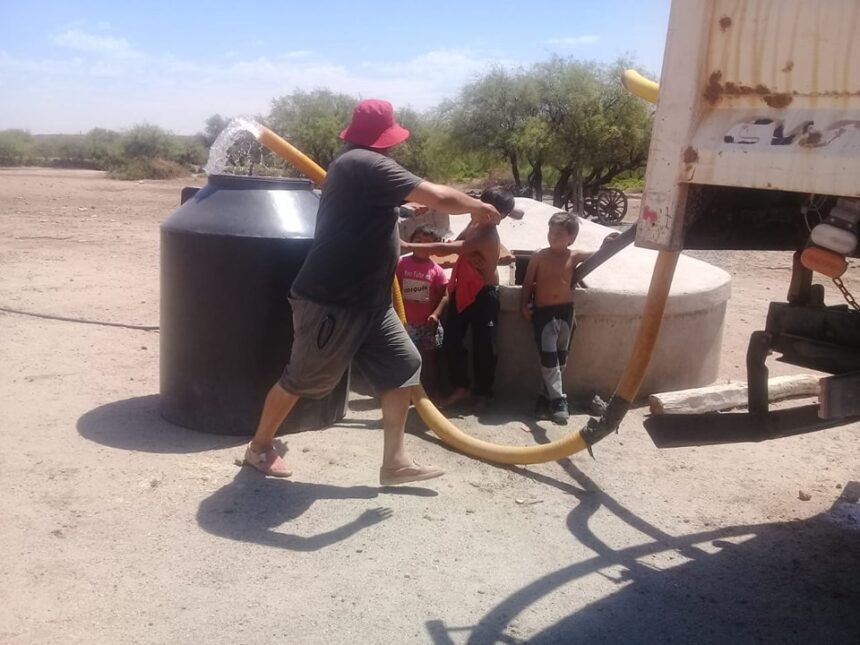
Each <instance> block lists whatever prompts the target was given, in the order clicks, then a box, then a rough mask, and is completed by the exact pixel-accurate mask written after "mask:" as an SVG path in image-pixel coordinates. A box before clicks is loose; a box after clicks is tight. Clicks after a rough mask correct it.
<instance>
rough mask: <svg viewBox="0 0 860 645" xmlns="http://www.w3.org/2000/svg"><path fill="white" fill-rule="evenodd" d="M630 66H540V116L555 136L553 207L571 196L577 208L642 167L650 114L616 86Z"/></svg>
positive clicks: (563, 62)
mask: <svg viewBox="0 0 860 645" xmlns="http://www.w3.org/2000/svg"><path fill="white" fill-rule="evenodd" d="M630 64H631V63H630V62H629V61H625V60H620V61H618V62H617V63H615V64H614V65H611V66H605V65H598V64H595V63H583V62H577V61H567V60H563V59H553V60H551V61H550V62H548V63H544V64H541V65H539V66H538V70H537V73H538V75H540V76H541V77H542V79H543V81H542V83H543V86H544V88H545V90H544V92H543V100H544V105H545V107H544V114H545V118H546V119H547V121H548V123H549V124H550V127H551V128H552V131H553V133H554V141H553V144H552V147H551V151H550V153H549V158H550V159H551V163H552V164H553V166H554V167H555V169H556V170H557V171H558V177H557V180H556V182H555V187H554V189H553V203H554V204H555V205H556V206H561V205H562V203H563V202H565V201H566V200H567V199H568V198H570V197H571V195H572V196H573V197H574V198H575V199H574V202H575V203H576V205H577V207H579V206H581V203H580V202H581V196H582V194H583V193H585V194H587V193H591V192H594V191H595V190H596V189H597V188H598V187H599V186H601V185H604V184H606V183H609V182H610V181H611V180H612V179H613V178H615V177H616V176H618V175H619V174H621V173H622V172H625V171H629V170H635V169H638V168H640V167H641V166H642V165H643V164H644V163H645V159H646V157H647V151H648V141H649V133H650V129H651V125H650V122H651V110H650V108H649V107H648V106H647V105H646V104H645V103H644V102H643V101H641V100H640V99H637V98H635V97H634V96H632V95H631V94H629V93H628V92H627V91H626V90H625V89H624V88H623V86H622V85H621V83H620V78H621V71H622V70H623V69H625V68H626V67H628V66H630Z"/></svg>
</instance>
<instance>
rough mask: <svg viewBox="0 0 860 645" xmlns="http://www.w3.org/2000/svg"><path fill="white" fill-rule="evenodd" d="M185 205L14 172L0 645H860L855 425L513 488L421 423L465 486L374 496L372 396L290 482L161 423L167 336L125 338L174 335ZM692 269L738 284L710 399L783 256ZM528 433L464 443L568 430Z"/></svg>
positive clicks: (482, 427) (230, 446)
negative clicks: (173, 223)
mask: <svg viewBox="0 0 860 645" xmlns="http://www.w3.org/2000/svg"><path fill="white" fill-rule="evenodd" d="M185 183H187V182H183V181H171V182H144V183H123V182H116V181H110V180H107V179H105V178H104V177H103V175H102V174H101V173H97V172H80V171H52V170H31V169H17V170H3V171H0V307H2V308H3V310H2V311H0V366H2V367H0V429H2V433H3V434H2V438H3V449H2V450H0V642H2V643H15V644H19V643H64V644H68V643H167V642H186V643H202V642H206V643H231V644H232V643H269V642H276V641H277V642H289V643H386V644H390V643H413V642H414V643H436V644H437V645H442V644H447V643H494V642H503V643H522V642H530V643H570V642H580V641H581V642H648V643H652V642H666V641H674V642H715V643H716V642H720V643H724V642H733V643H734V642H738V643H745V642H780V643H785V642H797V643H816V642H821V643H825V642H826V643H837V642H856V637H857V635H858V634H860V612H858V606H860V513H858V504H857V498H858V495H860V443H858V438H860V433H858V431H860V427H858V424H854V425H848V426H843V427H840V428H835V429H830V430H826V431H823V432H819V433H814V434H809V435H804V436H798V437H794V438H790V439H782V440H779V441H773V442H765V443H760V444H746V445H727V446H715V447H707V448H704V447H702V448H679V449H673V450H662V451H661V450H658V449H656V448H655V447H654V446H653V444H652V442H651V441H650V439H649V437H648V435H647V434H646V432H645V431H644V430H643V425H642V424H643V419H644V418H645V415H646V411H645V410H644V409H637V410H634V411H633V412H632V413H631V414H629V415H628V416H627V418H626V419H625V420H624V422H623V424H622V427H621V431H620V433H619V434H618V435H617V436H611V437H609V438H607V439H606V440H605V441H604V442H602V443H601V444H599V445H598V446H597V447H596V449H595V459H592V458H590V457H589V456H587V455H582V454H580V455H575V456H573V457H572V458H570V459H565V460H562V461H561V462H558V463H549V464H543V465H539V466H531V467H527V468H519V467H513V468H505V467H498V466H494V465H492V464H488V463H482V462H479V461H476V460H473V459H469V458H467V457H464V456H462V455H459V454H457V453H455V452H453V451H450V450H448V449H447V448H445V447H444V446H442V445H440V443H439V442H438V441H437V440H435V439H434V438H433V437H432V436H430V435H429V434H428V433H426V432H425V430H424V428H423V427H422V425H421V423H420V421H418V420H417V419H415V418H410V421H409V430H410V432H411V433H412V434H413V435H414V436H411V437H409V439H408V440H409V442H410V445H411V447H412V448H413V449H414V452H415V453H416V455H417V456H418V458H419V459H421V460H424V461H428V462H434V463H437V464H439V465H442V466H444V467H445V468H447V469H448V470H449V473H448V475H447V476H446V477H445V478H443V479H440V480H437V481H435V482H428V484H427V485H426V486H416V487H409V488H404V489H400V490H380V489H379V488H377V487H376V485H375V483H376V482H375V478H376V473H377V470H376V469H377V467H378V458H379V454H380V449H381V437H380V432H379V427H380V424H379V412H378V410H377V409H376V406H375V403H374V401H373V400H372V399H369V398H368V397H366V396H362V395H358V394H355V395H353V398H352V401H351V406H352V410H351V412H350V414H349V415H348V417H347V419H345V420H344V421H343V423H341V424H338V426H336V427H333V428H330V429H327V430H324V431H319V432H308V433H302V434H299V435H290V436H288V437H286V438H285V444H286V446H287V448H288V450H289V455H288V456H289V458H290V459H291V460H292V462H293V463H294V466H295V470H296V474H295V475H294V477H293V478H292V479H291V480H289V481H283V480H281V481H278V480H267V479H264V478H262V477H260V476H258V475H257V474H256V473H255V472H249V471H248V470H247V469H241V468H238V467H237V466H236V465H235V464H234V460H235V459H236V458H237V457H239V456H240V455H241V443H242V440H241V439H238V438H230V437H216V436H211V435H205V434H199V433H195V432H191V431H188V430H183V429H180V428H177V427H174V426H171V425H170V424H168V423H166V422H165V421H163V420H161V419H160V417H159V416H158V412H157V394H158V342H159V339H158V332H157V331H146V330H142V329H138V328H135V327H136V326H156V325H157V324H158V277H159V266H158V225H159V222H160V221H161V220H163V219H164V217H165V216H166V215H167V214H168V213H170V212H171V211H172V210H173V209H174V208H175V207H176V205H177V203H178V199H179V189H180V187H181V186H182V185H184V184H185ZM697 256H698V257H701V258H704V259H707V260H710V261H713V262H715V263H717V264H719V265H720V266H722V267H723V268H725V269H727V270H728V271H730V272H731V273H732V275H733V276H734V285H733V290H734V295H733V298H732V300H731V302H730V306H729V311H728V320H727V328H726V335H725V341H724V349H725V352H724V360H723V367H722V377H723V378H743V377H744V355H745V350H746V343H747V339H748V336H749V334H750V332H751V331H753V330H755V329H758V328H760V327H761V326H762V324H763V320H764V315H765V308H766V302H767V301H768V300H771V299H774V300H777V299H780V298H782V297H783V296H784V292H785V289H786V287H787V280H788V276H789V255H788V254H786V253H702V252H700V253H698V254H697ZM858 268H860V267H858V264H857V263H856V262H855V263H854V266H853V269H852V271H851V274H850V276H849V280H848V283H849V286H850V287H851V288H852V289H853V291H854V292H855V293H857V294H860V271H858ZM827 293H828V300H829V301H830V302H833V303H835V302H840V301H841V300H840V299H839V297H838V294H837V293H836V292H835V290H834V289H833V288H832V286H828V287H827ZM11 309H14V310H20V311H26V312H30V314H33V315H21V314H17V313H10V312H9V310H11ZM39 315H44V316H60V317H68V318H83V319H88V320H92V321H101V322H108V323H115V324H117V325H120V326H105V325H98V324H82V323H76V322H68V321H62V320H55V319H50V318H45V317H39ZM122 325H125V326H122ZM574 360H575V359H574ZM798 371H800V370H798V369H797V368H794V367H791V366H783V365H779V364H775V365H774V369H773V370H772V372H773V373H775V374H785V373H794V372H798ZM527 412H528V411H527V410H517V409H510V408H505V406H504V404H500V405H499V407H498V408H497V409H495V410H494V411H493V412H492V413H491V414H489V415H487V416H485V417H482V418H481V419H480V420H478V419H475V418H474V417H467V418H464V419H460V420H459V421H458V423H459V424H460V425H461V426H462V427H464V429H466V430H468V431H470V432H474V433H475V434H478V435H480V436H483V437H487V438H492V439H493V440H495V441H499V442H506V443H520V444H526V443H531V442H534V441H536V440H538V441H539V440H544V439H545V438H547V437H548V438H555V437H558V436H561V433H562V432H564V430H562V429H559V428H557V427H555V426H547V425H544V424H536V423H533V422H530V421H529V419H528V416H527ZM584 420H585V417H577V418H575V419H573V420H572V422H571V429H573V428H578V427H580V426H581V425H582V423H583V422H584ZM799 491H803V492H804V493H806V494H807V495H808V496H809V499H807V500H806V501H804V500H801V499H799ZM807 495H803V497H807Z"/></svg>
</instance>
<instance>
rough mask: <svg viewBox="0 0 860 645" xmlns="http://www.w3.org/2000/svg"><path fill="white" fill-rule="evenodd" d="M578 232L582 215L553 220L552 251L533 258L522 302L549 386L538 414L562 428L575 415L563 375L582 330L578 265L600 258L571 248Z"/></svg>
mask: <svg viewBox="0 0 860 645" xmlns="http://www.w3.org/2000/svg"><path fill="white" fill-rule="evenodd" d="M578 234H579V219H578V218H577V216H576V215H574V214H572V213H564V212H562V213H556V214H555V215H553V216H552V217H550V218H549V233H548V234H547V241H548V242H549V248H545V249H541V250H540V251H537V252H536V253H535V254H534V255H532V257H531V259H530V260H529V265H528V268H527V269H526V276H525V279H524V280H523V289H522V300H521V301H520V306H521V312H522V315H523V317H524V318H525V319H526V320H531V321H532V324H533V326H534V335H535V336H534V337H535V342H536V343H537V348H538V352H539V353H540V362H541V376H542V377H543V383H542V385H541V392H540V394H539V396H538V399H537V404H536V406H535V416H537V418H538V419H552V420H553V421H554V422H556V423H559V424H565V423H567V420H568V418H569V417H570V413H569V411H568V406H567V397H566V396H565V394H564V389H563V387H562V375H563V374H564V368H565V365H566V364H567V353H568V351H569V350H570V343H571V340H573V332H574V330H575V329H576V317H575V315H574V311H573V300H572V296H573V294H572V291H571V282H572V280H573V272H574V269H575V268H576V266H577V265H578V264H580V263H581V262H584V261H585V260H587V259H588V258H590V257H591V256H592V255H593V254H594V253H593V252H586V251H573V250H571V249H570V248H568V247H570V245H571V244H573V243H574V241H575V240H576V236H577V235H578ZM532 295H534V307H533V308H532V306H531V300H532Z"/></svg>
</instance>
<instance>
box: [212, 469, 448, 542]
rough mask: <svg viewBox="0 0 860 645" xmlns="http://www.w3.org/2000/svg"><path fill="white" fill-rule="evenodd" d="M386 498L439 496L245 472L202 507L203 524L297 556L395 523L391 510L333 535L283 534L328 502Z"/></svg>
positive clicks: (370, 513)
mask: <svg viewBox="0 0 860 645" xmlns="http://www.w3.org/2000/svg"><path fill="white" fill-rule="evenodd" d="M380 494H397V495H412V496H421V497H434V496H436V495H437V494H438V493H436V492H435V491H433V490H430V489H426V488H418V487H408V486H401V487H398V488H375V487H371V486H349V487H343V486H332V485H329V484H311V483H307V482H299V481H293V480H287V479H272V478H268V477H263V476H262V475H260V473H257V472H255V471H252V470H251V469H250V468H242V469H240V470H239V472H238V473H237V474H236V477H234V478H233V481H232V482H230V483H229V484H227V485H226V486H224V487H223V488H221V489H219V490H218V491H216V492H215V493H213V494H212V495H211V496H210V497H208V498H206V499H204V500H203V501H202V502H201V503H200V507H199V508H198V510H197V523H198V525H199V526H200V528H202V529H203V530H204V531H206V532H208V533H211V534H213V535H217V536H219V537H224V538H229V539H231V540H237V541H239V542H253V543H255V544H262V545H264V546H273V547H278V548H282V549H289V550H291V551H317V550H319V549H323V548H325V547H328V546H331V545H332V544H335V543H336V542H340V541H341V540H345V539H347V538H349V537H352V536H353V535H355V534H356V533H358V532H359V531H361V530H362V529H365V528H368V527H370V526H373V525H374V524H378V523H379V522H382V521H383V520H386V519H388V518H389V517H391V515H392V513H393V511H391V509H389V508H383V507H379V508H373V509H368V510H366V511H364V512H362V513H360V514H359V515H358V516H357V517H356V518H355V519H353V520H351V521H350V522H347V523H346V524H344V525H343V526H339V527H338V528H336V529H332V530H331V531H326V532H325V533H319V534H317V535H312V536H308V537H305V536H301V535H295V534H291V533H283V532H280V531H279V530H278V528H279V527H280V526H281V525H282V524H284V523H285V522H290V521H292V520H295V519H296V518H298V517H300V516H301V515H302V513H304V512H305V511H307V510H308V509H309V508H310V507H311V506H312V505H313V503H314V502H315V501H317V500H323V499H376V498H377V497H379V495H380Z"/></svg>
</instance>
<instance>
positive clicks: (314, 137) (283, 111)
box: [266, 89, 358, 168]
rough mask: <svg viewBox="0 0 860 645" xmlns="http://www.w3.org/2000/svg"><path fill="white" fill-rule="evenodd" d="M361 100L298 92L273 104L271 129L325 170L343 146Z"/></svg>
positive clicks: (322, 92) (323, 92)
mask: <svg viewBox="0 0 860 645" xmlns="http://www.w3.org/2000/svg"><path fill="white" fill-rule="evenodd" d="M357 102H358V101H357V99H355V98H354V97H352V96H349V95H347V94H337V93H335V92H332V91H331V90H327V89H318V90H314V91H312V92H304V91H302V90H296V91H295V92H293V93H292V94H288V95H286V96H281V97H279V98H276V99H275V100H274V101H272V109H271V111H270V112H269V116H268V117H267V118H266V123H267V125H268V126H269V127H270V128H271V129H272V130H274V131H275V132H277V133H278V134H280V135H281V136H282V137H284V138H285V139H287V140H288V141H289V142H290V143H292V144H293V145H294V146H296V147H297V148H298V149H299V150H301V151H302V152H304V153H305V154H306V155H307V156H309V157H310V158H311V159H313V160H314V161H316V162H317V163H318V164H319V165H320V166H322V167H323V168H327V167H328V165H329V164H330V163H331V162H332V161H333V160H334V158H335V156H336V155H337V153H338V152H339V151H340V149H341V147H342V146H343V142H342V141H341V140H340V138H339V135H340V132H341V131H342V130H343V128H344V127H345V126H346V124H347V123H348V122H349V120H350V118H351V116H352V110H353V108H354V107H355V104H356V103H357Z"/></svg>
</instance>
